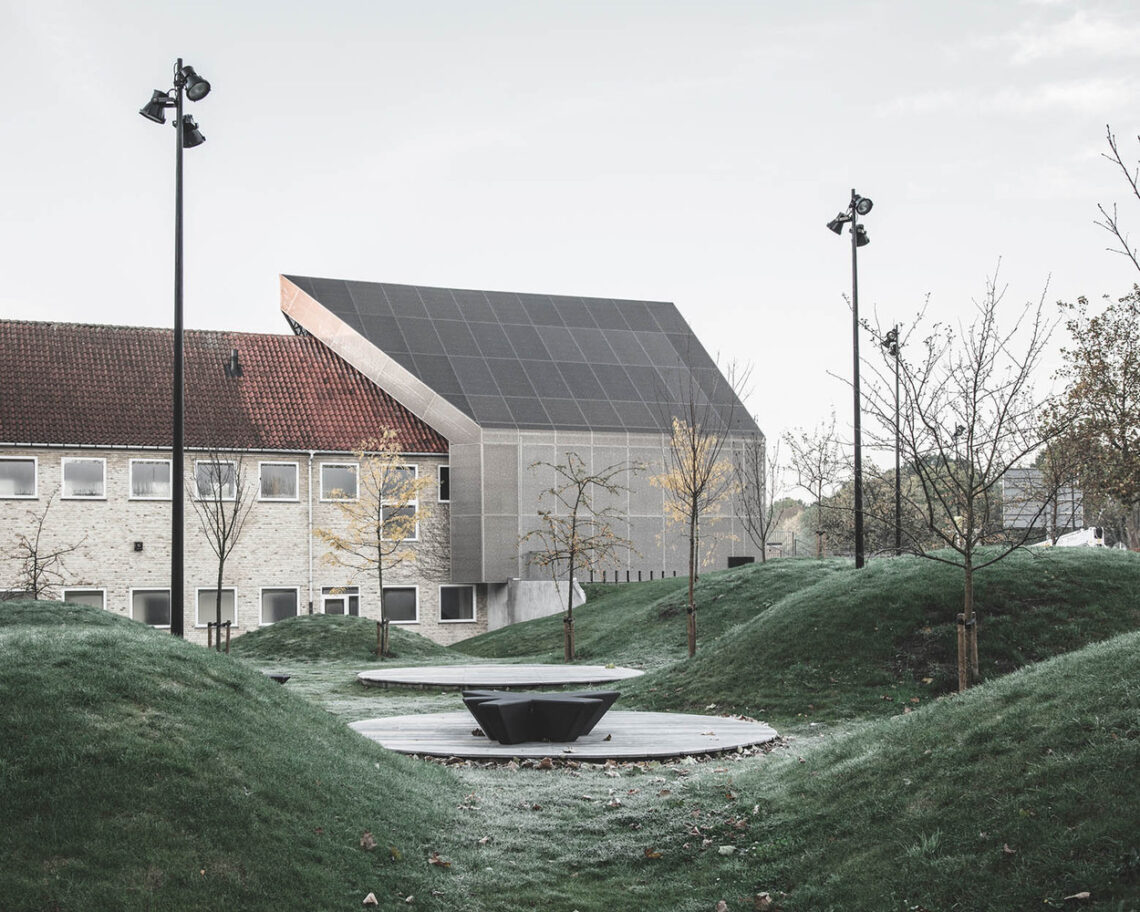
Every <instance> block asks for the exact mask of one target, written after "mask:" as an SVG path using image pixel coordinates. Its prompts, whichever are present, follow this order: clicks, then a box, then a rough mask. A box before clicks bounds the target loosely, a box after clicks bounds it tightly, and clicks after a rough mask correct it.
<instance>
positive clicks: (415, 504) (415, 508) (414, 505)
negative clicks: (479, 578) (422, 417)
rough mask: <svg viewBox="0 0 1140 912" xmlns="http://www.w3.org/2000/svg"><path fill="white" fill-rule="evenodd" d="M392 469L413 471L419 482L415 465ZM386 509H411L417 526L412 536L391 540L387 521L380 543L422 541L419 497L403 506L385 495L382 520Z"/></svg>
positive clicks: (414, 480)
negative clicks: (387, 529) (387, 530)
mask: <svg viewBox="0 0 1140 912" xmlns="http://www.w3.org/2000/svg"><path fill="white" fill-rule="evenodd" d="M392 468H393V469H411V470H412V481H413V483H414V482H416V481H419V478H420V467H419V466H418V465H417V464H415V463H400V464H399V465H396V466H392ZM385 507H395V508H397V509H408V508H411V510H412V515H413V516H415V518H416V524H415V527H414V528H413V529H412V534H411V535H405V536H404V537H403V538H389V537H388V536H387V535H385V534H384V525H385V524H386V521H385V522H382V523H381V526H380V541H407V542H418V541H419V540H420V499H419V497H415V498H413V499H412V500H409V501H408V502H407V503H405V504H401V503H400V502H399V501H396V500H387V499H385V498H384V497H383V495H381V498H380V516H381V518H382V519H383V518H384V508H385ZM416 615H417V616H418V615H419V608H417V609H416Z"/></svg>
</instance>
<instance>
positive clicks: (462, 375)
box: [284, 276, 758, 432]
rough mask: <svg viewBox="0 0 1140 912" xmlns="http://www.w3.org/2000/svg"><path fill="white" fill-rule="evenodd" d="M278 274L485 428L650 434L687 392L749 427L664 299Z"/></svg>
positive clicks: (726, 420) (729, 421)
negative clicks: (528, 291) (625, 298)
mask: <svg viewBox="0 0 1140 912" xmlns="http://www.w3.org/2000/svg"><path fill="white" fill-rule="evenodd" d="M284 278H285V279H287V280H288V281H289V282H292V283H293V284H294V285H296V286H297V287H298V288H300V289H301V290H302V291H303V292H304V293H305V294H307V295H308V296H309V297H311V298H312V299H313V300H314V301H316V302H317V303H318V304H320V305H321V306H322V307H324V308H325V309H326V310H328V311H329V312H331V313H332V314H333V315H335V316H336V317H338V318H339V319H340V320H341V321H343V322H344V323H345V324H347V325H348V326H349V327H350V328H351V329H353V330H355V331H356V332H357V333H359V334H360V335H361V336H363V337H364V338H366V339H367V340H368V341H369V342H371V343H372V344H373V345H374V346H376V348H378V349H379V350H380V351H382V352H383V353H384V354H386V355H387V356H388V357H390V358H391V359H392V360H393V361H395V362H397V363H398V364H399V365H401V366H402V367H403V368H404V369H406V370H407V371H408V372H410V373H411V374H412V375H413V376H414V377H416V378H417V379H418V380H419V381H421V382H422V383H423V384H425V385H426V386H427V387H429V388H430V389H432V390H434V391H435V393H437V394H438V395H439V396H441V397H443V398H444V399H446V400H447V401H448V402H450V403H451V404H452V405H453V406H455V407H456V408H457V409H459V410H460V411H461V412H462V413H464V414H465V415H467V416H468V417H469V418H471V419H472V420H474V421H475V422H476V423H478V424H479V425H481V426H483V427H492V428H494V427H499V428H519V429H542V430H547V429H583V430H587V429H588V430H594V431H634V432H640V431H651V432H658V431H663V430H667V429H668V428H669V427H670V424H671V420H672V416H673V415H674V414H683V410H682V409H681V408H679V406H684V405H685V404H686V403H687V401H688V399H689V398H693V399H694V400H696V404H697V406H698V407H701V408H702V409H703V407H704V406H705V405H706V403H707V404H709V405H710V406H711V410H710V411H709V413H708V414H710V415H712V416H715V418H716V420H719V421H720V422H721V423H722V426H723V425H730V426H731V427H733V428H735V429H741V430H747V431H752V432H755V431H757V430H758V429H757V428H756V425H755V423H754V422H753V420H752V418H751V416H750V415H749V414H748V412H747V411H746V410H745V408H744V407H743V405H742V404H741V402H740V400H739V398H738V397H737V395H736V393H735V391H734V390H733V389H732V387H731V385H730V384H729V383H728V382H727V381H726V379H725V377H724V375H723V374H722V373H721V371H720V369H719V368H718V367H717V365H716V363H715V362H714V361H713V359H712V358H710V357H709V355H708V352H706V351H705V349H704V346H702V345H701V343H700V341H699V340H698V339H697V337H696V336H695V335H694V334H693V331H692V329H690V328H689V325H688V323H686V322H685V319H684V317H682V316H681V314H680V312H679V311H678V310H677V308H676V306H675V305H673V304H670V303H667V302H662V301H626V300H615V299H608V298H581V297H568V296H563V295H540V294H515V293H511V292H495V291H471V290H462V289H453V288H431V287H426V286H417V285H393V284H388V283H379V282H353V281H345V280H342V279H322V278H312V277H307V276H285V277H284ZM304 328H305V329H307V330H309V331H315V332H316V333H317V335H318V336H319V335H320V332H321V330H320V328H319V327H318V328H316V329H313V328H311V327H304Z"/></svg>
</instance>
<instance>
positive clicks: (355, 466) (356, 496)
mask: <svg viewBox="0 0 1140 912" xmlns="http://www.w3.org/2000/svg"><path fill="white" fill-rule="evenodd" d="M325 466H330V467H336V468H341V469H346V468H351V469H352V474H353V477H354V478H355V479H356V491H355V492H354V493H353V495H352V497H326V496H325ZM317 475H318V476H319V478H320V480H321V496H320V501H321V503H354V502H356V501H358V500H360V463H359V462H322V463H321V464H320V468H319V469H318V471H317ZM333 490H336V489H335V488H334V489H333Z"/></svg>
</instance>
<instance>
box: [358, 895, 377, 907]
mask: <svg viewBox="0 0 1140 912" xmlns="http://www.w3.org/2000/svg"><path fill="white" fill-rule="evenodd" d="M361 905H362V906H378V905H380V900H378V899H377V898H376V894H375V893H369V894H368V895H367V896H365V897H364V902H362V903H361Z"/></svg>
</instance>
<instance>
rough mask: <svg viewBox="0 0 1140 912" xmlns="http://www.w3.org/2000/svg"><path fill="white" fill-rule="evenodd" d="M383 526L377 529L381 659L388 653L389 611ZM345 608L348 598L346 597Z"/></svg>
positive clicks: (378, 651) (377, 646)
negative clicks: (382, 543)
mask: <svg viewBox="0 0 1140 912" xmlns="http://www.w3.org/2000/svg"><path fill="white" fill-rule="evenodd" d="M381 541H382V538H381V528H380V527H378V528H377V529H376V585H377V587H378V588H379V590H380V628H379V633H380V642H379V643H377V644H376V658H378V659H380V661H383V660H384V657H385V656H387V655H388V612H387V611H385V610H384V552H383V550H381V548H382V545H381ZM345 610H346V611H347V610H348V600H347V599H345Z"/></svg>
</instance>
